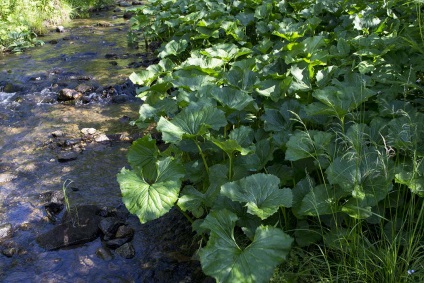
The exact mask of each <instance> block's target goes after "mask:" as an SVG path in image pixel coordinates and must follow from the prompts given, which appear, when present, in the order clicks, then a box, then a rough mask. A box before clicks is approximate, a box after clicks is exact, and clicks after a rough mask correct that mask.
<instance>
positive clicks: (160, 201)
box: [117, 157, 184, 223]
mask: <svg viewBox="0 0 424 283" xmlns="http://www.w3.org/2000/svg"><path fill="white" fill-rule="evenodd" d="M156 168H157V174H156V176H157V177H156V179H155V180H145V179H144V177H143V172H141V175H138V174H136V172H134V171H131V170H127V169H125V168H122V170H121V172H120V173H119V174H118V175H117V177H118V182H119V186H120V188H121V192H122V200H123V202H124V204H125V206H126V207H127V209H128V211H129V212H131V213H132V214H135V215H137V217H138V218H139V219H140V222H141V223H145V222H147V221H149V220H153V219H156V218H159V217H160V216H162V215H164V214H165V213H167V212H168V211H169V210H170V209H171V208H172V207H173V206H174V204H175V202H176V201H177V199H178V194H179V192H180V187H181V179H182V178H183V177H184V169H183V166H182V165H181V164H180V163H178V162H177V161H174V160H172V159H171V158H170V157H168V158H166V159H164V160H159V161H157V162H156Z"/></svg>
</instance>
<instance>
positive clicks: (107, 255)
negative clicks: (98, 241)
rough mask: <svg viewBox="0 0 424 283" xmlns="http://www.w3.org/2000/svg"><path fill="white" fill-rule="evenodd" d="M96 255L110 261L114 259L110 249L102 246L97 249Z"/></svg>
mask: <svg viewBox="0 0 424 283" xmlns="http://www.w3.org/2000/svg"><path fill="white" fill-rule="evenodd" d="M96 255H97V256H98V257H100V258H101V259H103V260H106V261H109V260H112V258H113V255H112V253H111V252H110V250H109V249H108V248H106V247H100V248H98V249H97V250H96Z"/></svg>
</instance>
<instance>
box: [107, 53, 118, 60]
mask: <svg viewBox="0 0 424 283" xmlns="http://www.w3.org/2000/svg"><path fill="white" fill-rule="evenodd" d="M105 58H106V59H118V54H116V53H107V54H106V55H105Z"/></svg>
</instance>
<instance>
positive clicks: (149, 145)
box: [127, 136, 159, 168]
mask: <svg viewBox="0 0 424 283" xmlns="http://www.w3.org/2000/svg"><path fill="white" fill-rule="evenodd" d="M158 154H159V149H158V148H157V146H156V141H155V140H152V139H151V137H150V136H144V137H142V138H141V139H138V140H136V141H135V142H133V144H132V145H131V146H130V148H129V149H128V156H127V158H128V163H129V164H130V165H131V167H133V168H135V167H140V168H142V167H144V166H146V165H151V164H153V167H154V166H155V162H156V160H157V156H158Z"/></svg>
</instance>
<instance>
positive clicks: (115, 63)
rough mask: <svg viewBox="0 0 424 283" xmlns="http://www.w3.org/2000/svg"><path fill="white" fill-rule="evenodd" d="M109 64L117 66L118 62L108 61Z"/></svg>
mask: <svg viewBox="0 0 424 283" xmlns="http://www.w3.org/2000/svg"><path fill="white" fill-rule="evenodd" d="M109 64H111V65H112V66H118V62H116V61H110V62H109Z"/></svg>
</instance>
